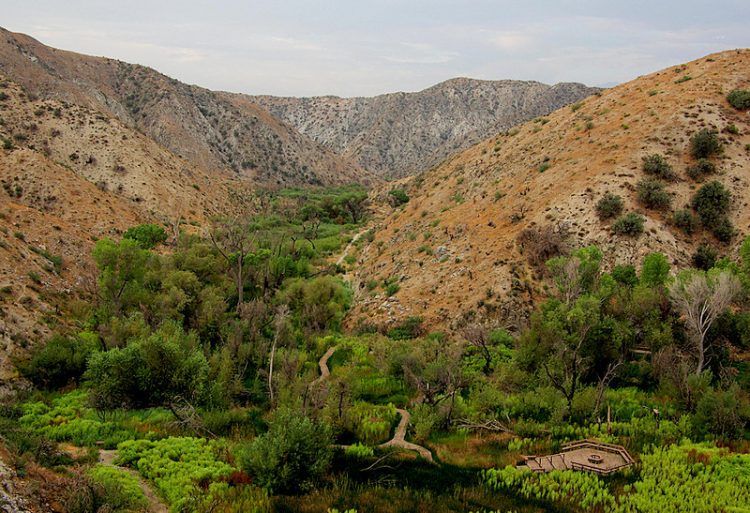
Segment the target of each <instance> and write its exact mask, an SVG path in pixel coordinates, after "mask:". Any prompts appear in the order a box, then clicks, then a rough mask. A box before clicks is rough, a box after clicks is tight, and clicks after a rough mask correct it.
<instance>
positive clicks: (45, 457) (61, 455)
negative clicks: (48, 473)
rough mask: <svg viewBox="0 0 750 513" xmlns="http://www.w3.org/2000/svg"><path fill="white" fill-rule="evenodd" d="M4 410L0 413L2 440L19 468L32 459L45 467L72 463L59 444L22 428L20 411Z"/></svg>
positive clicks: (0, 435)
mask: <svg viewBox="0 0 750 513" xmlns="http://www.w3.org/2000/svg"><path fill="white" fill-rule="evenodd" d="M4 410H5V411H2V412H0V439H2V441H3V445H4V446H5V448H6V449H7V450H9V451H10V452H11V453H12V454H13V456H14V457H15V458H16V460H17V461H16V465H17V466H22V465H23V463H24V461H25V460H26V459H32V460H34V461H36V462H37V463H39V464H40V465H44V466H45V467H56V466H58V465H69V464H70V463H72V459H71V458H70V456H69V455H68V454H67V453H65V452H63V451H61V450H60V449H58V447H57V443H55V442H54V441H52V440H50V439H48V438H47V437H45V436H40V435H39V434H37V433H35V432H34V431H33V430H32V429H29V428H27V427H25V426H22V425H21V424H20V423H19V422H18V417H20V414H21V412H20V411H10V410H9V409H7V408H4Z"/></svg>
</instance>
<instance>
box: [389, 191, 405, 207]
mask: <svg viewBox="0 0 750 513" xmlns="http://www.w3.org/2000/svg"><path fill="white" fill-rule="evenodd" d="M388 195H389V199H390V201H391V204H392V205H393V206H394V207H398V206H400V205H403V204H404V203H408V202H409V195H408V194H406V191H404V190H403V189H392V190H391V191H390V192H389V193H388Z"/></svg>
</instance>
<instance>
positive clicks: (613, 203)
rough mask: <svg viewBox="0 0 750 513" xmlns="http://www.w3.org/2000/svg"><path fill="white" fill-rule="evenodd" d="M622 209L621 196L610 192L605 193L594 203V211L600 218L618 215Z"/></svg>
mask: <svg viewBox="0 0 750 513" xmlns="http://www.w3.org/2000/svg"><path fill="white" fill-rule="evenodd" d="M622 209H623V202H622V198H621V197H620V196H618V195H616V194H612V193H611V192H607V193H605V194H604V196H602V197H601V198H600V199H599V201H598V202H597V203H596V213H597V215H598V216H599V219H602V220H604V219H610V218H612V217H617V216H619V215H620V214H621V213H622Z"/></svg>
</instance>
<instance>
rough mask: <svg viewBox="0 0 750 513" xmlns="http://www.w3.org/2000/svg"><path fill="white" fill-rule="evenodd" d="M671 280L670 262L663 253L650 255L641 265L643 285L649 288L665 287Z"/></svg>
mask: <svg viewBox="0 0 750 513" xmlns="http://www.w3.org/2000/svg"><path fill="white" fill-rule="evenodd" d="M668 278H669V261H668V260H667V257H666V256H664V255H663V254H662V253H649V254H648V255H646V256H645V258H644V259H643V264H641V283H643V284H644V285H646V286H648V287H658V286H661V285H664V284H665V283H666V282H667V279H668Z"/></svg>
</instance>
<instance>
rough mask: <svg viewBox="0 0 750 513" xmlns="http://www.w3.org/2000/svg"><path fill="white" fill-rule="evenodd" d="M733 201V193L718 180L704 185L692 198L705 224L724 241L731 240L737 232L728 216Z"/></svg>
mask: <svg viewBox="0 0 750 513" xmlns="http://www.w3.org/2000/svg"><path fill="white" fill-rule="evenodd" d="M731 202H732V196H731V193H730V192H729V191H728V190H727V189H726V187H724V185H723V184H722V183H721V182H718V181H713V182H709V183H707V184H705V185H703V186H702V187H701V188H700V189H698V192H696V193H695V195H694V196H693V199H692V207H693V210H695V212H696V213H697V214H698V217H699V218H700V220H701V223H703V226H704V227H706V228H707V229H709V230H711V232H712V233H713V234H714V235H715V236H716V238H717V239H719V240H720V241H722V242H729V241H731V240H732V238H733V237H734V235H735V233H736V232H735V229H734V226H732V222H731V221H730V220H729V217H728V214H729V207H730V205H731Z"/></svg>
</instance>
